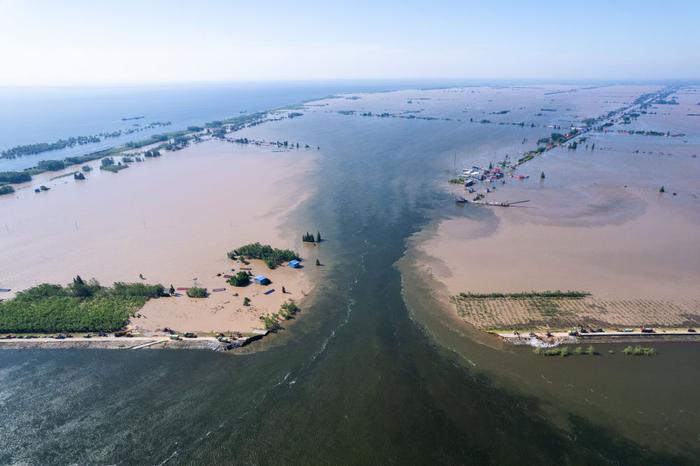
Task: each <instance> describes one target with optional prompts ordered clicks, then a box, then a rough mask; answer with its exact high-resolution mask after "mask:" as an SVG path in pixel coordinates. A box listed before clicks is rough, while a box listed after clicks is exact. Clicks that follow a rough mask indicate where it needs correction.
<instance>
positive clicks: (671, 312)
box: [452, 294, 700, 330]
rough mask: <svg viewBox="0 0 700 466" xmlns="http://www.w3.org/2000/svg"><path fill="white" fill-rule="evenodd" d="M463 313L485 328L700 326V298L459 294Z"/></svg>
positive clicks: (471, 321) (469, 319)
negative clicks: (676, 299) (675, 299)
mask: <svg viewBox="0 0 700 466" xmlns="http://www.w3.org/2000/svg"><path fill="white" fill-rule="evenodd" d="M452 301H453V302H454V303H455V305H456V307H457V312H458V313H459V315H460V316H461V317H462V318H463V319H464V320H465V321H466V322H468V323H470V324H471V325H474V326H475V327H477V328H480V329H484V330H496V329H513V330H529V329H538V328H550V329H570V328H573V327H586V328H588V327H602V328H606V329H616V328H625V327H631V328H632V327H640V326H643V325H650V326H654V327H667V328H681V327H691V326H700V299H690V300H683V301H681V300H679V301H673V302H671V301H666V300H653V299H624V300H608V299H597V298H594V297H590V296H586V297H547V296H533V297H520V296H519V297H486V296H470V295H465V294H461V295H457V296H454V297H453V298H452Z"/></svg>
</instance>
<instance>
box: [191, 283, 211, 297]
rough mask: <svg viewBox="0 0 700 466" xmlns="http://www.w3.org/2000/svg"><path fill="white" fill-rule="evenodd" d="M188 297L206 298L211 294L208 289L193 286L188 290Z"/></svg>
mask: <svg viewBox="0 0 700 466" xmlns="http://www.w3.org/2000/svg"><path fill="white" fill-rule="evenodd" d="M187 296H189V297H190V298H206V297H207V296H209V292H208V291H207V289H206V288H200V287H198V286H193V287H192V288H190V289H189V290H187Z"/></svg>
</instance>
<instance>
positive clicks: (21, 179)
mask: <svg viewBox="0 0 700 466" xmlns="http://www.w3.org/2000/svg"><path fill="white" fill-rule="evenodd" d="M31 180H32V175H30V174H29V173H27V172H0V184H2V183H26V182H27V181H31Z"/></svg>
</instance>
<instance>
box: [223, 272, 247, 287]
mask: <svg viewBox="0 0 700 466" xmlns="http://www.w3.org/2000/svg"><path fill="white" fill-rule="evenodd" d="M227 282H228V284H229V285H233V286H246V285H248V284H249V283H250V275H248V274H247V273H245V272H238V273H237V274H236V275H234V276H233V277H231V278H229V279H228V280H227Z"/></svg>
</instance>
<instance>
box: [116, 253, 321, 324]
mask: <svg viewBox="0 0 700 466" xmlns="http://www.w3.org/2000/svg"><path fill="white" fill-rule="evenodd" d="M229 262H230V264H229V265H231V267H229V268H228V269H224V270H219V271H213V272H212V273H211V274H210V275H209V276H205V277H199V278H198V280H197V283H198V285H199V286H202V287H205V288H207V289H208V290H209V291H210V295H209V297H208V298H189V297H187V296H186V294H185V292H184V291H180V292H178V296H177V297H175V298H163V299H152V300H150V301H149V302H147V303H146V305H145V306H144V307H143V309H142V310H141V311H140V312H139V313H138V314H137V317H136V318H134V319H132V320H131V324H130V328H132V329H133V330H134V331H136V332H138V333H141V334H150V333H154V332H156V333H157V332H162V330H163V328H165V327H168V328H170V329H172V330H175V331H177V332H196V333H218V332H224V333H226V332H234V331H235V332H241V333H248V332H251V331H253V330H255V329H261V328H262V323H261V322H260V316H261V315H264V314H268V313H272V312H277V311H278V310H279V308H280V305H281V304H282V303H284V302H285V301H287V300H289V299H293V300H295V301H296V302H297V303H299V302H302V300H303V299H304V297H305V296H306V295H307V294H308V292H309V290H311V287H312V285H313V283H312V281H311V278H310V277H309V273H307V272H306V271H304V270H303V269H291V268H289V267H287V266H286V265H283V266H280V267H278V268H276V269H274V270H270V269H268V268H267V266H266V265H265V264H264V263H263V262H262V261H259V260H253V261H250V264H249V265H243V264H241V263H238V262H235V261H229ZM241 267H244V268H246V269H248V268H250V269H251V270H250V271H251V272H252V273H253V275H258V274H262V275H265V276H266V277H267V278H269V279H270V280H271V282H272V283H271V284H270V285H266V286H263V285H259V284H256V283H251V284H250V285H248V286H245V287H234V286H231V285H229V284H228V283H226V278H224V277H223V275H224V274H235V273H236V272H237V271H239V270H240V269H241ZM311 267H313V265H311ZM231 269H235V272H234V271H233V270H231ZM214 272H216V273H221V274H222V276H221V277H217V276H216V273H214ZM282 287H284V288H285V293H282ZM222 288H223V289H224V291H217V292H212V290H214V289H218V290H220V289H222ZM266 292H267V293H269V294H265V293H266ZM270 292H271V293H270ZM245 298H248V299H250V305H249V306H244V305H243V300H244V299H245Z"/></svg>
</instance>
